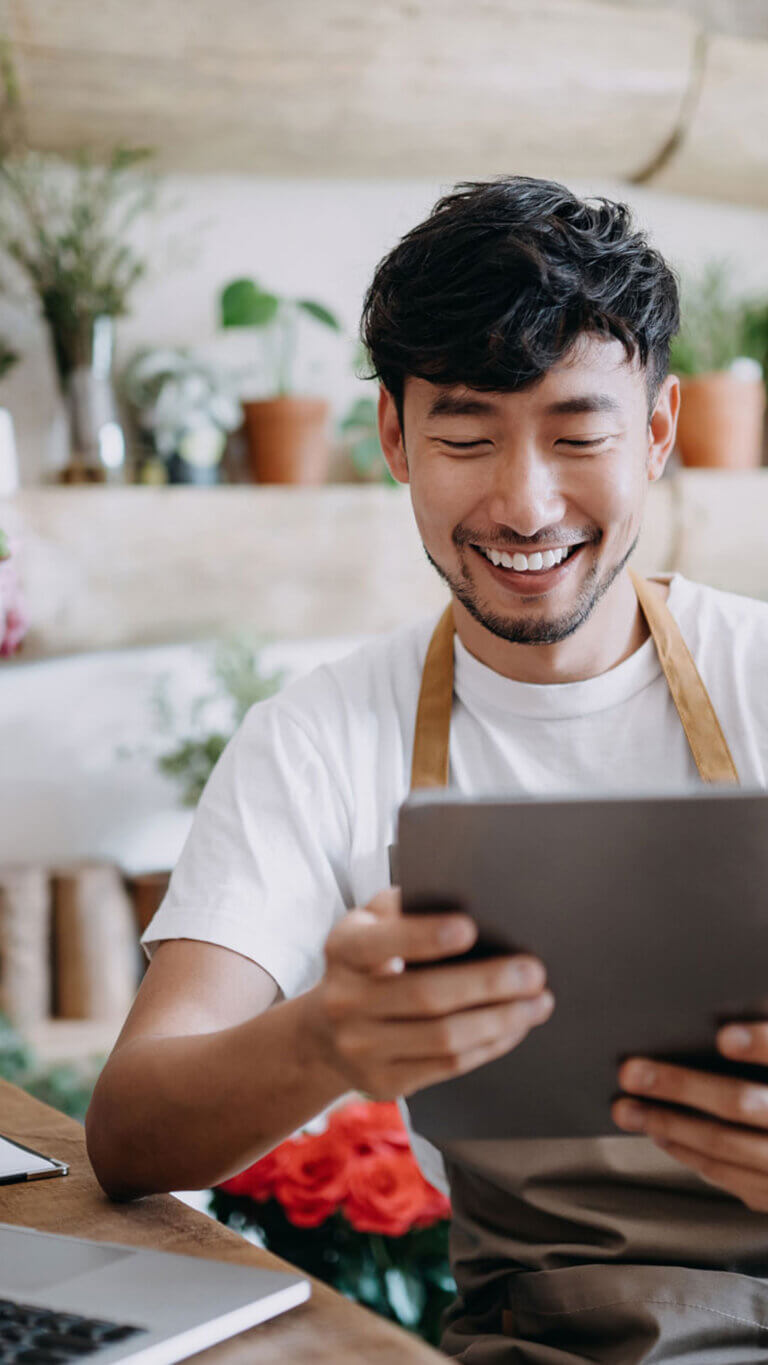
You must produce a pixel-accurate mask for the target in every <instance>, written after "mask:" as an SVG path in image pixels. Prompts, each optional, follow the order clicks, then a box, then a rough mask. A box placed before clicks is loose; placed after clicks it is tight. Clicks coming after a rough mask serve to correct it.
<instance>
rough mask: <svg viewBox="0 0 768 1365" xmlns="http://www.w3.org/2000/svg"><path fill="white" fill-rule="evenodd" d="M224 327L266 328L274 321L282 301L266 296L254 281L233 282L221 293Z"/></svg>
mask: <svg viewBox="0 0 768 1365" xmlns="http://www.w3.org/2000/svg"><path fill="white" fill-rule="evenodd" d="M220 304H221V325H222V327H266V325H267V323H270V322H272V321H273V320H274V318H275V316H276V314H277V310H278V308H279V307H280V300H279V299H278V298H276V297H275V295H274V294H265V293H264V291H263V290H262V289H260V288H259V286H258V285H257V284H256V282H255V281H254V280H233V281H232V283H231V284H228V285H227V286H226V288H225V289H222V291H221V299H220Z"/></svg>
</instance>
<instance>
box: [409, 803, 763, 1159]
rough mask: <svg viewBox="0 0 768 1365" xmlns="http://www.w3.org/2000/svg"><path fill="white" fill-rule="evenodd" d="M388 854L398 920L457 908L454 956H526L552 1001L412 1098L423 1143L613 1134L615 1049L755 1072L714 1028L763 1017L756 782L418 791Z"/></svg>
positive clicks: (618, 1055) (705, 1067)
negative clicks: (516, 1041) (534, 1024)
mask: <svg viewBox="0 0 768 1365" xmlns="http://www.w3.org/2000/svg"><path fill="white" fill-rule="evenodd" d="M398 856H399V868H400V884H401V886H402V892H403V907H404V910H405V913H406V914H408V913H411V912H416V913H425V912H428V911H430V910H445V909H449V908H453V909H463V910H465V911H466V912H467V913H468V914H470V915H471V916H472V917H473V919H474V920H475V921H476V923H477V925H478V928H479V941H478V943H477V944H476V946H475V947H474V949H472V950H471V952H470V954H468V956H470V957H476V958H477V957H488V956H493V955H494V954H498V953H509V952H517V951H521V950H522V951H525V952H531V953H533V954H535V955H536V956H538V957H540V958H541V960H542V961H543V962H544V964H545V966H546V968H547V972H548V977H549V983H550V985H551V987H552V991H553V993H554V996H555V1002H556V1003H555V1010H554V1013H553V1015H552V1017H551V1019H549V1020H548V1021H547V1022H546V1023H545V1024H544V1025H542V1026H541V1027H539V1028H536V1029H534V1030H533V1031H532V1032H531V1033H530V1034H529V1035H528V1037H527V1038H525V1039H524V1040H523V1042H522V1043H521V1044H520V1046H519V1047H517V1048H515V1049H514V1050H513V1051H510V1052H508V1053H506V1054H505V1055H504V1056H502V1057H499V1058H498V1059H496V1060H494V1061H492V1062H489V1063H487V1064H486V1065H485V1066H483V1067H480V1068H479V1069H477V1070H475V1071H471V1072H468V1073H467V1074H466V1075H463V1076H459V1077H456V1078H452V1079H450V1080H447V1081H443V1082H440V1083H439V1084H437V1085H432V1086H429V1087H427V1088H426V1089H424V1090H421V1091H419V1092H417V1093H416V1094H414V1095H411V1096H410V1097H409V1099H408V1108H409V1110H410V1113H411V1118H412V1120H413V1123H414V1127H415V1128H416V1130H417V1132H419V1133H422V1134H423V1135H424V1136H425V1137H428V1138H432V1139H433V1140H434V1141H450V1140H452V1139H453V1140H460V1139H500V1138H515V1139H517V1138H524V1139H541V1138H581V1137H603V1136H609V1135H613V1136H618V1129H617V1128H616V1126H615V1125H614V1123H613V1120H612V1118H611V1101H612V1099H613V1098H614V1097H615V1096H616V1094H617V1092H618V1081H617V1075H616V1073H617V1069H618V1066H619V1063H620V1061H621V1060H622V1058H623V1057H626V1056H628V1055H630V1054H637V1055H641V1056H650V1057H658V1058H666V1059H668V1060H669V1061H672V1062H678V1063H679V1064H681V1065H687V1066H691V1067H693V1068H695V1069H699V1070H702V1071H718V1072H721V1073H725V1074H729V1075H734V1076H740V1077H744V1078H747V1079H757V1080H758V1081H760V1082H761V1083H762V1082H763V1081H764V1074H763V1069H762V1068H759V1067H755V1066H751V1065H749V1064H748V1063H738V1062H735V1061H730V1060H726V1059H725V1058H724V1057H722V1056H721V1055H720V1054H719V1053H717V1052H716V1050H715V1033H716V1030H717V1028H718V1026H719V1025H720V1024H722V1023H726V1022H728V1021H735V1020H738V1019H742V1020H743V1019H768V972H767V971H766V963H767V962H768V914H767V913H766V909H767V907H768V792H766V791H763V790H752V791H750V790H749V789H746V788H738V787H725V788H724V787H714V786H712V787H704V786H703V785H702V784H698V785H697V786H695V787H693V788H690V789H689V788H686V789H684V790H682V791H680V792H665V793H661V794H659V793H650V792H648V793H643V794H640V795H631V794H608V795H605V796H602V795H599V794H597V795H590V796H589V797H584V796H578V795H568V796H559V797H539V796H536V797H524V798H521V797H510V798H507V799H502V798H499V797H490V798H487V799H484V798H477V799H469V798H467V797H464V796H461V795H460V794H459V793H455V792H450V791H449V792H419V793H417V794H416V795H414V796H412V797H411V798H410V799H409V800H408V801H407V802H406V804H405V805H404V806H403V807H402V809H401V813H400V824H399V849H398ZM453 960H454V961H455V960H456V959H453ZM409 970H410V969H409Z"/></svg>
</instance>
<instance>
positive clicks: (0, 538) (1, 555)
mask: <svg viewBox="0 0 768 1365" xmlns="http://www.w3.org/2000/svg"><path fill="white" fill-rule="evenodd" d="M10 553H11V551H10V549H9V547H8V537H7V536H6V534H5V531H0V559H8V557H9V555H10Z"/></svg>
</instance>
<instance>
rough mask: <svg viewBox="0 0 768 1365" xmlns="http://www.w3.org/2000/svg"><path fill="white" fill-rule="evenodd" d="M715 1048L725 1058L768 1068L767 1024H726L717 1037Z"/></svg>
mask: <svg viewBox="0 0 768 1365" xmlns="http://www.w3.org/2000/svg"><path fill="white" fill-rule="evenodd" d="M717 1047H718V1051H720V1052H722V1053H723V1056H725V1057H738V1059H739V1060H740V1061H745V1062H754V1063H756V1064H757V1065H758V1066H768V1024H765V1023H756V1024H751V1023H750V1024H741V1023H739V1024H728V1025H727V1026H726V1027H725V1028H721V1029H720V1031H719V1033H718V1035H717Z"/></svg>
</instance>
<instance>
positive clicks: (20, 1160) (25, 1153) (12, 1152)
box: [0, 1134, 69, 1185]
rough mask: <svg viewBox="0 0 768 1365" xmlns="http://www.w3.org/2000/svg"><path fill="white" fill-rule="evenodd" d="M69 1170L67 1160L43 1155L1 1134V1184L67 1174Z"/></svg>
mask: <svg viewBox="0 0 768 1365" xmlns="http://www.w3.org/2000/svg"><path fill="white" fill-rule="evenodd" d="M68 1171H69V1167H68V1166H67V1165H66V1164H65V1162H63V1161H57V1160H56V1158H55V1157H52V1156H43V1155H42V1153H41V1152H35V1151H33V1150H32V1148H31V1147H24V1146H22V1144H21V1143H20V1142H14V1141H13V1138H7V1137H3V1136H2V1134H0V1185H12V1184H14V1182H15V1181H17V1180H45V1179H46V1177H47V1176H52V1175H66V1174H67V1173H68Z"/></svg>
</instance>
